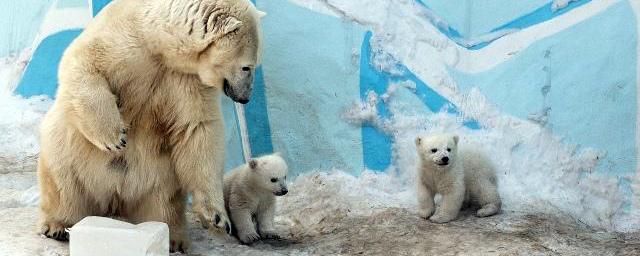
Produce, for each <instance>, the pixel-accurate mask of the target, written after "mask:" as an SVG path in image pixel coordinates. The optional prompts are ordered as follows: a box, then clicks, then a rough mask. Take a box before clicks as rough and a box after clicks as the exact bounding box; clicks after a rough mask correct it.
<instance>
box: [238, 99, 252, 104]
mask: <svg viewBox="0 0 640 256" xmlns="http://www.w3.org/2000/svg"><path fill="white" fill-rule="evenodd" d="M238 103H240V104H247V103H249V100H238Z"/></svg>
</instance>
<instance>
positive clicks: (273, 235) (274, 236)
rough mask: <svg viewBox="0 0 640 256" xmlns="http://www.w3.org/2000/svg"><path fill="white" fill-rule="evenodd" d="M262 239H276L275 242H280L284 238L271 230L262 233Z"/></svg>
mask: <svg viewBox="0 0 640 256" xmlns="http://www.w3.org/2000/svg"><path fill="white" fill-rule="evenodd" d="M260 238H262V239H274V240H280V239H282V237H280V235H278V234H277V233H276V232H275V231H273V230H269V231H262V232H260Z"/></svg>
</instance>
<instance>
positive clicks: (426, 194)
mask: <svg viewBox="0 0 640 256" xmlns="http://www.w3.org/2000/svg"><path fill="white" fill-rule="evenodd" d="M416 192H417V194H418V215H420V217H421V218H424V219H428V218H429V217H431V215H432V214H433V211H434V209H435V204H434V203H433V194H432V193H431V190H429V188H427V186H425V185H424V184H423V183H422V182H420V181H418V187H417V189H416Z"/></svg>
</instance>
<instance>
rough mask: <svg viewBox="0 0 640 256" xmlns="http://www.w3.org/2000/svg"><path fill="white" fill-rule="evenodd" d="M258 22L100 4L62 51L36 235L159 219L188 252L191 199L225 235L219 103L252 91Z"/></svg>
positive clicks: (224, 14)
mask: <svg viewBox="0 0 640 256" xmlns="http://www.w3.org/2000/svg"><path fill="white" fill-rule="evenodd" d="M259 15H260V14H259V13H258V11H257V10H256V9H255V7H254V6H253V5H252V4H251V2H249V1H248V0H115V1H113V2H111V3H110V4H109V5H108V6H107V7H105V9H103V10H102V11H101V12H100V14H99V15H98V16H97V17H96V18H95V19H94V20H92V22H91V23H90V24H89V25H88V26H87V27H86V29H85V30H84V31H83V32H82V34H81V35H80V36H79V37H78V38H77V39H76V40H74V41H73V43H72V44H71V45H70V46H69V48H68V49H67V50H66V51H65V53H64V56H63V57H62V60H61V62H60V69H59V78H60V79H59V80H60V86H59V88H58V94H57V99H56V101H55V103H54V105H53V107H52V108H51V110H50V111H49V112H48V113H47V115H46V117H45V119H44V120H43V123H42V129H41V133H42V134H41V140H42V141H41V153H40V159H39V165H38V174H39V182H40V191H41V202H40V209H41V212H42V215H41V217H42V223H41V225H40V232H41V233H42V234H44V235H46V236H49V237H53V238H56V239H66V238H67V235H66V232H65V228H68V227H70V226H72V225H73V224H75V223H76V222H77V221H79V220H81V219H82V218H84V217H86V216H91V215H99V216H111V215H118V216H120V217H123V218H125V219H127V220H128V221H131V222H136V223H137V222H144V221H152V220H153V221H162V222H166V223H167V224H168V225H169V229H170V236H171V249H172V250H185V249H186V247H188V238H187V232H186V229H185V214H184V208H185V204H184V202H185V198H186V195H187V194H188V193H190V194H192V196H193V211H194V212H195V213H196V215H197V216H198V217H199V218H200V220H201V223H202V225H203V226H205V227H214V226H217V227H219V228H222V229H226V230H229V231H230V230H231V227H230V221H229V219H228V217H227V213H226V210H225V205H224V201H223V200H224V198H223V167H224V156H225V153H224V145H225V143H224V130H223V128H224V126H223V120H222V112H221V107H220V97H221V94H222V91H223V90H224V91H225V94H227V95H228V96H229V97H232V99H234V100H236V101H238V100H242V101H244V100H246V99H248V97H249V95H250V93H251V81H252V74H253V72H254V71H255V67H256V65H257V61H258V58H259V56H258V54H259V48H260V41H259V35H258V33H259V32H258V31H259V28H258V27H259V19H258V18H257V17H259ZM225 80H226V81H227V82H224V81H225ZM224 84H227V86H224ZM224 88H226V89H224ZM216 220H217V221H216Z"/></svg>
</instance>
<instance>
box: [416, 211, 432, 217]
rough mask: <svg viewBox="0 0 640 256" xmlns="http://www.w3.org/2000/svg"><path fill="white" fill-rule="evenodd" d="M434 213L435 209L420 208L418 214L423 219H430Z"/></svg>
mask: <svg viewBox="0 0 640 256" xmlns="http://www.w3.org/2000/svg"><path fill="white" fill-rule="evenodd" d="M432 214H433V209H420V210H418V216H420V218H423V219H429V217H431V215H432Z"/></svg>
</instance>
